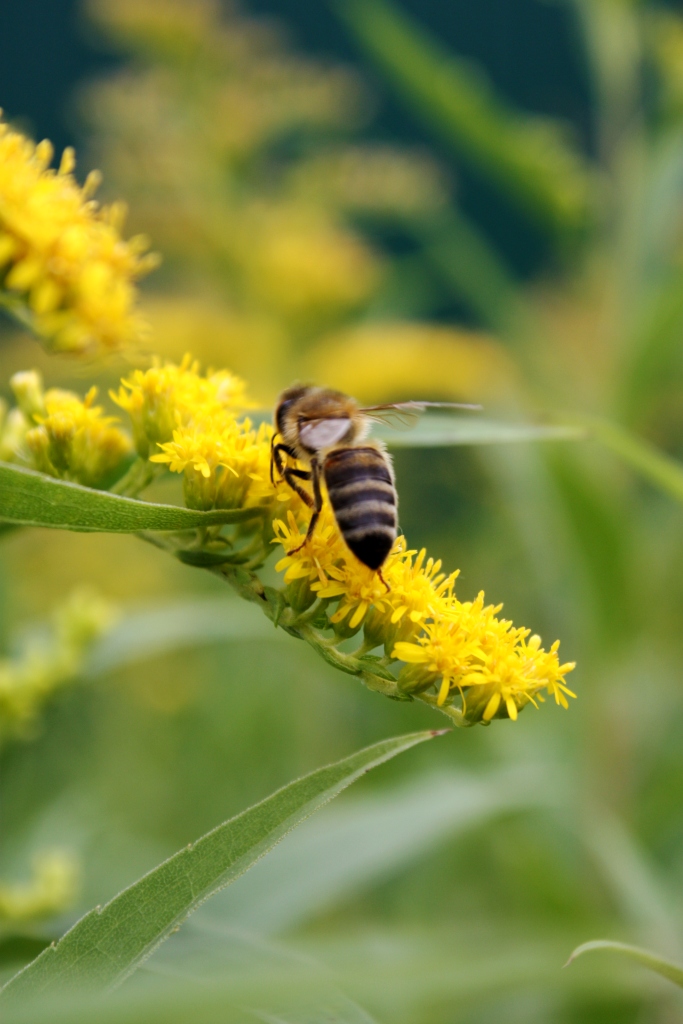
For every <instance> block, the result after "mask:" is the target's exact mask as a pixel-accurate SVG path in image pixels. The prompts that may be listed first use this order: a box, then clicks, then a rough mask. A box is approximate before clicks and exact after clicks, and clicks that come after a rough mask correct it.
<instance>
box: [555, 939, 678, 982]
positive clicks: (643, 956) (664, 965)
mask: <svg viewBox="0 0 683 1024" xmlns="http://www.w3.org/2000/svg"><path fill="white" fill-rule="evenodd" d="M596 949H604V950H607V952H610V953H618V954H619V955H620V956H624V957H627V958H628V959H629V960H635V961H636V963H639V964H642V965H643V967H648V968H649V969H650V970H651V971H655V972H656V973H657V974H661V976H662V977H663V978H668V980H669V981H673V983H674V985H679V986H680V987H681V988H683V965H681V964H674V963H672V962H671V960H664V959H663V957H661V956H657V954H656V953H651V952H650V951H649V950H647V949H640V947H639V946H629V945H627V944H626V943H625V942H611V941H610V940H609V939H593V940H592V942H584V943H583V944H582V945H581V946H577V947H576V949H575V950H574V952H573V953H572V955H571V956H570V957H569V960H567V963H566V964H565V967H569V965H570V964H571V963H573V962H574V960H576V958H577V957H579V956H583V954H584V953H591V952H593V951H594V950H596Z"/></svg>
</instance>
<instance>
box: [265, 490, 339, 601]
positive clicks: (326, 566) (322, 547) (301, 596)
mask: <svg viewBox="0 0 683 1024" xmlns="http://www.w3.org/2000/svg"><path fill="white" fill-rule="evenodd" d="M281 497H282V498H284V499H286V498H287V494H286V493H284V494H282V496H281ZM273 532H274V534H275V536H274V538H273V540H272V542H271V543H273V544H282V546H283V548H284V549H285V551H286V552H287V554H285V556H284V558H281V559H280V561H279V562H277V564H276V566H275V570H276V572H284V574H285V577H284V580H285V584H286V590H287V597H288V600H289V603H290V604H291V606H292V607H293V608H296V610H297V611H304V610H305V609H306V608H308V607H309V605H311V604H312V603H313V602H314V601H315V599H316V596H321V595H320V594H316V593H315V589H316V584H317V585H320V584H327V583H328V582H329V578H330V576H331V574H332V573H334V572H335V570H336V566H337V565H338V564H339V563H340V562H341V561H342V559H343V558H344V555H345V544H344V542H343V540H342V539H341V536H340V533H339V529H338V527H337V524H336V523H335V521H334V516H333V514H332V511H331V509H330V507H329V505H327V504H326V505H325V506H324V507H323V510H322V513H321V515H320V519H319V520H318V524H317V526H316V528H315V532H314V534H313V536H312V537H311V538H310V540H309V542H308V543H307V544H305V545H304V546H303V547H301V545H302V544H303V543H304V540H305V538H306V524H305V523H300V522H297V519H296V517H295V515H294V512H293V511H292V509H289V510H288V511H287V524H285V523H284V522H283V521H282V520H281V519H276V520H275V521H274V523H273ZM297 548H300V550H298V551H297V550H296V549H297ZM290 552H292V554H290Z"/></svg>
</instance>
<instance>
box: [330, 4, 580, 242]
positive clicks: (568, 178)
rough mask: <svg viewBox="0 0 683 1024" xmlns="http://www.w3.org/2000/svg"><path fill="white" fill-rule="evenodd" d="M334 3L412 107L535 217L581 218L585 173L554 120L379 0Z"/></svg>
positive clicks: (558, 225)
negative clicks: (523, 108) (516, 105)
mask: <svg viewBox="0 0 683 1024" xmlns="http://www.w3.org/2000/svg"><path fill="white" fill-rule="evenodd" d="M335 9H336V10H337V11H338V12H339V14H340V15H341V17H342V18H343V20H344V21H345V22H346V23H347V24H348V25H349V27H350V28H351V30H352V31H353V33H354V35H355V36H356V38H357V39H358V40H359V41H360V43H361V45H362V46H363V47H364V49H365V50H366V51H367V52H368V53H369V54H370V56H371V57H372V59H373V60H374V61H375V62H376V64H377V65H378V66H379V67H380V68H381V69H382V70H383V71H384V72H385V74H386V75H387V77H388V78H389V79H390V80H391V81H392V82H393V83H394V85H395V86H396V87H397V90H398V91H400V93H401V94H402V95H403V96H404V97H405V99H406V100H407V102H408V103H409V104H410V105H411V106H412V108H413V109H414V110H415V111H416V112H417V113H418V115H420V116H421V117H422V118H423V119H424V120H425V121H426V122H427V123H428V124H430V125H431V127H432V128H433V129H434V130H435V131H436V132H438V134H439V135H440V136H441V137H442V138H443V139H445V141H446V142H447V143H449V144H451V145H453V146H454V147H455V148H456V149H457V150H458V151H459V152H460V153H464V154H465V155H466V156H467V157H468V158H469V159H470V160H471V161H472V162H473V163H476V164H477V166H478V167H479V168H480V170H482V171H484V173H486V174H487V175H488V177H489V178H490V179H491V180H492V181H494V182H496V183H497V184H498V185H499V186H500V187H501V189H502V190H504V191H505V192H507V194H508V195H509V196H511V197H512V198H513V199H515V200H517V202H518V204H519V205H520V206H521V207H523V208H524V209H525V210H526V212H527V213H529V214H531V215H532V216H533V217H534V218H535V219H536V220H538V221H540V222H542V223H544V224H546V225H550V226H551V227H553V228H555V229H560V230H567V229H569V230H575V229H577V228H579V227H581V226H582V225H583V224H584V223H585V222H586V220H587V217H588V210H589V204H590V202H591V191H592V186H591V180H590V174H589V172H588V170H587V168H586V166H585V164H584V162H583V161H582V159H581V157H580V155H579V154H578V152H577V151H576V150H575V149H574V148H573V147H572V146H571V145H570V144H569V142H568V141H567V139H565V138H564V137H563V133H562V131H561V129H560V127H559V125H558V124H556V123H553V122H551V121H550V120H549V119H541V118H538V117H532V116H530V115H528V114H522V113H520V112H518V111H514V110H511V109H510V108H509V107H508V106H507V105H506V104H505V103H504V102H503V101H502V100H501V99H500V98H499V97H498V96H496V95H495V94H494V92H493V90H492V88H491V87H490V86H489V85H488V83H487V82H486V81H485V80H482V78H481V77H480V76H479V75H477V74H476V73H475V72H474V71H473V70H472V68H471V67H470V66H469V65H468V64H467V63H466V62H465V61H462V60H458V59H457V58H456V57H454V56H453V55H452V54H450V53H449V52H448V51H447V50H446V49H445V48H443V47H442V46H441V45H440V44H439V43H438V42H437V40H435V39H433V38H431V37H430V36H429V35H428V34H427V33H426V32H425V31H424V30H422V29H421V27H420V26H419V25H418V24H416V23H415V22H414V21H412V19H410V18H408V17H407V16H406V15H405V14H403V13H402V12H400V11H399V10H397V9H396V8H395V7H394V6H393V5H392V4H390V3H388V2H386V0H337V2H336V4H335Z"/></svg>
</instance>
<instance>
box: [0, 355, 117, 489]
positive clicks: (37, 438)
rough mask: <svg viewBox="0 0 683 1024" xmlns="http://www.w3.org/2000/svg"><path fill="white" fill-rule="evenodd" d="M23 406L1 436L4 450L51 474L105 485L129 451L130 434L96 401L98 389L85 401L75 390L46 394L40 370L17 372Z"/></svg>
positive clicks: (16, 389)
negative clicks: (107, 414)
mask: <svg viewBox="0 0 683 1024" xmlns="http://www.w3.org/2000/svg"><path fill="white" fill-rule="evenodd" d="M11 384H12V388H13V391H14V393H15V396H16V398H17V402H18V409H14V410H12V412H11V413H10V414H9V416H8V417H7V420H6V424H5V427H4V429H3V431H2V433H1V434H0V449H1V452H0V454H2V455H3V457H4V458H5V459H6V460H8V461H15V460H18V461H25V462H28V463H29V464H30V465H31V466H32V467H33V468H35V469H38V470H40V471H41V472H42V473H48V474H49V475H50V476H57V477H62V478H63V479H66V480H75V481H76V482H77V483H81V484H85V485H86V486H87V487H97V486H102V484H106V483H107V482H108V478H111V477H112V475H114V474H115V473H116V470H117V469H119V467H121V466H122V464H123V462H124V460H125V459H126V458H127V457H128V456H129V455H130V453H131V451H132V445H131V442H130V438H129V437H128V435H127V434H125V433H124V432H123V431H122V430H121V429H120V428H119V427H118V426H116V425H115V424H116V420H115V419H114V418H113V417H111V416H105V415H104V414H103V410H102V407H101V406H99V405H94V404H93V403H94V401H95V398H96V396H97V388H94V387H93V388H91V389H90V391H89V392H88V394H87V395H86V396H85V398H84V399H81V398H79V397H78V395H76V394H74V393H73V392H72V391H63V390H62V389H60V388H50V389H49V390H48V391H46V392H43V384H42V380H41V378H40V375H39V374H38V373H37V372H36V371H27V372H25V373H17V374H15V375H14V377H13V378H12V381H11Z"/></svg>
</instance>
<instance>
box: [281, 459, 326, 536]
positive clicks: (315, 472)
mask: <svg viewBox="0 0 683 1024" xmlns="http://www.w3.org/2000/svg"><path fill="white" fill-rule="evenodd" d="M293 472H296V470H293ZM307 475H308V476H309V477H312V479H313V498H312V499H311V497H310V496H309V495H308V494H307V495H306V498H307V500H308V503H309V504H310V505H311V506H312V508H313V515H312V516H311V521H310V523H309V524H308V529H307V530H306V536H305V537H304V539H303V541H302V542H301V544H299V546H298V547H297V548H292V550H291V551H288V552H287V554H288V555H295V554H296V553H297V551H301V549H302V548H303V547H305V545H306V544H308V542H309V540H310V539H311V537H312V536H313V531H314V530H315V527H316V524H317V522H318V519H319V518H320V513H321V511H322V507H323V496H322V492H321V490H320V466H319V465H318V463H317V462H316V460H315V459H311V472H310V473H309V474H307Z"/></svg>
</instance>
